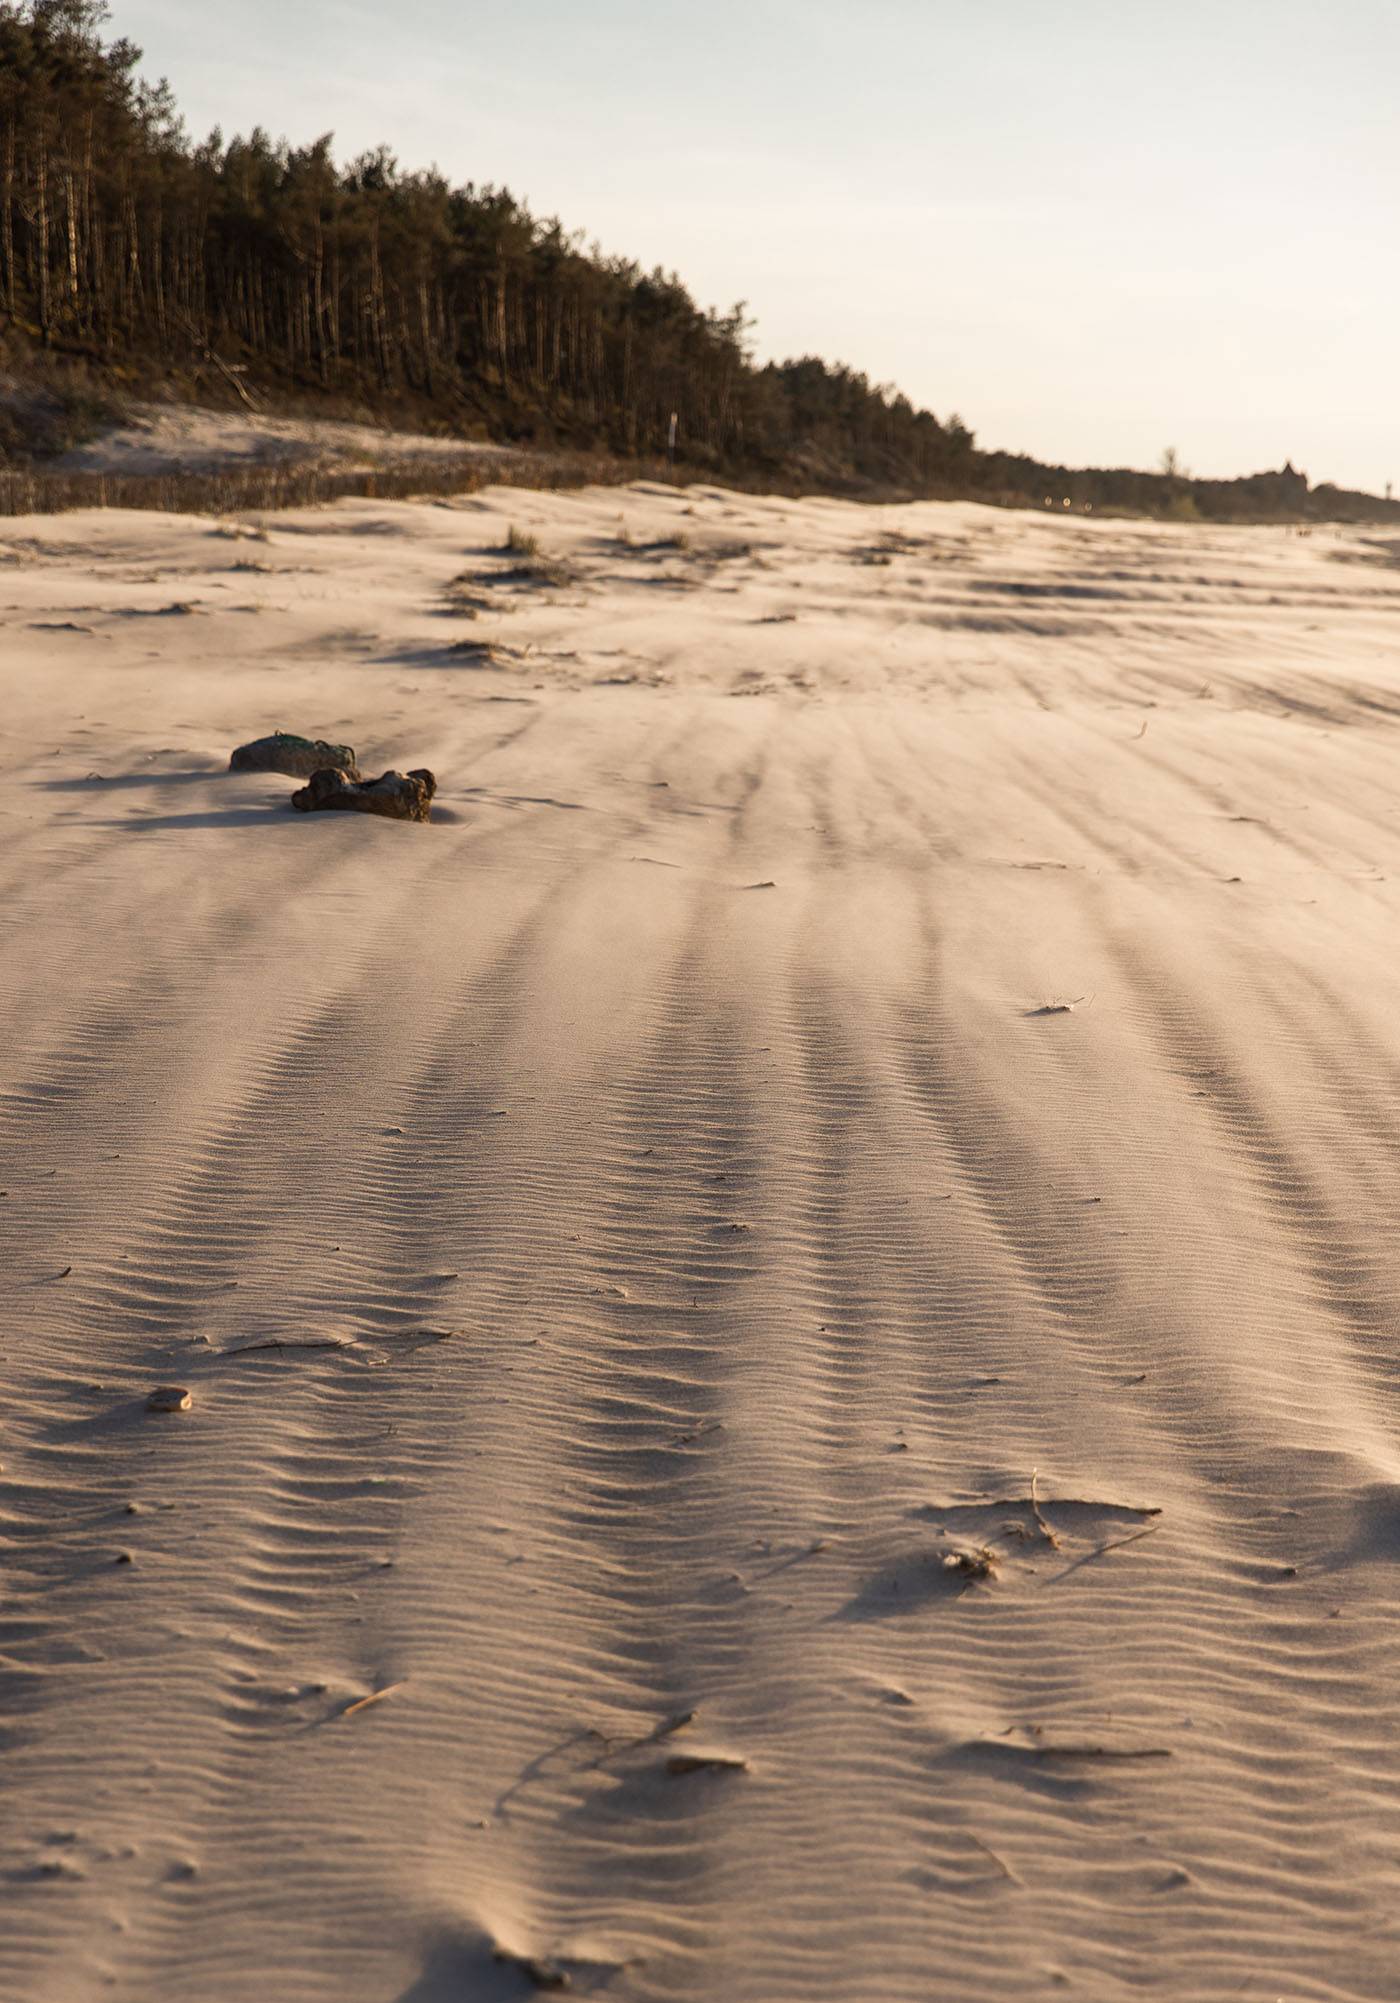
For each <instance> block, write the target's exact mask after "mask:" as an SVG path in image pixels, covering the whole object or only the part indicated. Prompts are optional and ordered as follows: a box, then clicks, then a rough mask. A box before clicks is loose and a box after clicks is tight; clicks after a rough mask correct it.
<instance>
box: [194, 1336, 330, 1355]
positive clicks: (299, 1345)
mask: <svg viewBox="0 0 1400 2003" xmlns="http://www.w3.org/2000/svg"><path fill="white" fill-rule="evenodd" d="M354 1346H355V1345H354V1344H353V1343H351V1342H341V1341H340V1340H339V1339H338V1338H336V1337H331V1338H329V1339H328V1340H327V1341H325V1342H278V1341H277V1339H276V1338H275V1337H274V1338H273V1340H272V1341H271V1342H243V1343H240V1344H239V1346H238V1348H237V1349H221V1350H220V1351H219V1354H220V1356H252V1355H254V1354H256V1352H257V1351H258V1350H262V1349H353V1348H354Z"/></svg>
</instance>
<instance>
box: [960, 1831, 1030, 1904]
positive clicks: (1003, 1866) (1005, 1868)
mask: <svg viewBox="0 0 1400 2003" xmlns="http://www.w3.org/2000/svg"><path fill="white" fill-rule="evenodd" d="M963 1835H964V1836H965V1837H966V1838H967V1840H968V1842H969V1843H975V1844H976V1845H977V1848H978V1849H979V1850H980V1851H981V1852H982V1855H983V1856H984V1857H990V1858H991V1860H992V1862H993V1863H994V1864H995V1865H996V1867H997V1869H998V1870H999V1871H1000V1872H1001V1875H1002V1876H1003V1878H1006V1879H1008V1880H1009V1881H1010V1883H1011V1884H1013V1885H1020V1886H1021V1889H1022V1890H1023V1891H1024V1890H1025V1880H1024V1879H1022V1878H1018V1877H1017V1876H1016V1873H1015V1872H1014V1871H1013V1870H1012V1868H1011V1866H1010V1865H1009V1864H1008V1863H1007V1861H1006V1859H1005V1858H1004V1857H998V1855H997V1853H996V1851H995V1850H993V1848H992V1846H991V1844H990V1843H984V1842H983V1841H982V1838H981V1837H980V1836H977V1835H974V1834H973V1832H972V1830H970V1829H964V1831H963Z"/></svg>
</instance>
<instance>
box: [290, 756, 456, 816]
mask: <svg viewBox="0 0 1400 2003" xmlns="http://www.w3.org/2000/svg"><path fill="white" fill-rule="evenodd" d="M436 791H437V780H436V779H435V778H434V777H433V775H432V773H431V772H426V771H422V770H420V771H417V772H382V773H381V774H380V775H379V777H378V778H377V779H364V780H357V779H356V778H355V777H354V776H353V774H351V773H349V772H347V771H344V770H343V769H340V768H338V767H333V768H331V769H329V770H326V771H321V772H313V773H312V774H311V780H310V783H309V784H308V785H305V786H303V787H302V789H301V791H300V792H299V793H293V795H292V805H293V806H294V807H295V808H296V809H297V811H298V812H299V813H302V814H310V813H314V812H316V811H317V810H318V809H334V808H342V809H346V810H348V811H349V812H351V813H359V814H384V815H386V816H387V817H388V819H390V820H391V821H426V820H427V819H428V817H429V814H430V813H431V811H432V804H433V794H434V793H435V792H436Z"/></svg>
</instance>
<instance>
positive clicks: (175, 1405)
mask: <svg viewBox="0 0 1400 2003" xmlns="http://www.w3.org/2000/svg"><path fill="white" fill-rule="evenodd" d="M190 1403H191V1397H190V1393H189V1392H188V1391H187V1390H186V1389H185V1387H184V1385H183V1384H162V1385H160V1386H158V1388H157V1389H156V1390H154V1391H152V1393H151V1395H150V1397H149V1398H148V1399H147V1400H146V1410H147V1411H148V1412H188V1411H189V1409H190Z"/></svg>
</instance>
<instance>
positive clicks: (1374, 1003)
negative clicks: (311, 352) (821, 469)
mask: <svg viewBox="0 0 1400 2003" xmlns="http://www.w3.org/2000/svg"><path fill="white" fill-rule="evenodd" d="M511 525H515V526H516V527H517V529H518V530H519V531H520V534H521V536H522V537H523V536H524V535H526V534H530V535H533V536H535V537H536V538H537V539H538V542H539V545H540V552H541V556H542V558H543V559H545V560H546V561H545V563H544V567H543V574H542V575H540V574H534V575H532V574H524V575H521V574H516V575H514V576H512V575H511V574H510V573H511V572H512V571H514V572H516V573H519V572H520V571H521V570H522V568H523V570H524V571H525V572H526V573H529V572H530V571H531V570H532V568H534V569H538V566H539V563H540V559H538V558H530V557H528V556H526V557H525V558H524V559H523V560H522V559H521V558H520V557H513V556H508V555H505V554H502V553H501V552H500V545H501V543H502V541H503V539H504V536H505V532H506V530H507V528H508V527H509V526H511ZM677 537H679V538H682V539H683V541H682V542H680V543H677V542H675V541H672V540H670V539H672V538H677ZM554 566H559V567H557V568H556V567H554ZM1398 566H1400V544H1396V543H1394V542H1388V541H1386V540H1385V539H1384V538H1383V537H1382V536H1380V535H1379V534H1378V533H1377V532H1368V531H1350V530H1347V531H1340V530H1339V531H1332V530H1323V529H1319V530H1316V531H1314V532H1313V533H1312V534H1311V535H1307V536H1299V535H1297V534H1296V533H1293V532H1290V531H1287V530H1284V529H1255V530H1244V529H1234V530H1212V529H1208V528H1203V527H1191V526H1184V525H1183V526H1180V527H1163V526H1160V525H1153V524H1146V523H1129V522H1116V521H1097V522H1096V521H1085V520H1073V521H1071V520H1068V519H1060V518H1057V517H1044V518H1042V517H1038V516H1035V515H1017V514H1003V513H997V512H993V511H990V510H984V509H979V508H974V507H971V506H942V507H940V506H920V507H908V508H897V509H896V508H891V509H878V510H867V509H860V508H857V507H854V506H851V505H846V504H838V503H834V502H824V501H809V502H804V503H792V502H786V501H768V500H754V499H751V498H748V497H744V496H735V495H729V494H725V493H722V492H719V491H716V490H708V489H707V490H702V491H696V490H693V489H692V490H691V491H690V492H689V493H679V494H678V493H672V492H670V491H668V490H665V489H661V488H649V487H648V488H634V489H629V490H624V491H618V490H609V491H594V492H590V493H586V494H583V495H571V496H564V495H545V494H524V493H513V494H505V493H500V492H496V493H489V494H487V495H485V496H479V497H476V498H473V499H469V500H464V501H461V502H458V503H453V504H448V505H442V504H438V505H430V504H424V505H416V506H391V505H387V504H378V503H375V502H372V501H362V502H346V503H342V504H340V505H338V506H337V507H335V508H333V509H328V510H325V511H321V512H308V513H305V514H302V515H293V516H270V517H268V518H267V521H266V523H265V525H264V527H263V528H262V529H258V528H257V526H256V525H255V524H242V525H236V524H217V523H213V522H210V521H206V520H199V519H184V518H174V517H166V516H139V515H131V514H110V515H102V514H88V515H75V516H68V517H64V518H62V519H59V520H54V521H44V522H36V521H24V522H13V521H12V522H8V523H0V622H2V623H0V696H2V697H3V702H2V703H0V733H3V734H0V766H2V767H3V789H2V790H0V838H2V841H0V927H2V928H3V930H0V939H2V940H3V946H4V951H3V957H0V991H2V993H3V1019H4V1023H5V1025H6V1028H5V1034H4V1037H3V1040H2V1041H0V1163H2V1164H3V1172H0V1187H3V1189H4V1190H5V1195H4V1196H3V1198H0V1256H3V1260H4V1265H5V1270H6V1273H7V1276H8V1277H7V1281H6V1287H5V1300H4V1314H3V1322H0V1342H2V1343H3V1348H2V1349H0V1382H3V1390H4V1407H5V1410H4V1435H5V1438H4V1446H3V1451H2V1452H0V1459H3V1464H4V1465H3V1474H0V1538H3V1550H4V1568H3V1594H2V1596H0V1792H2V1793H3V1801H4V1810H3V1817H0V1898H2V1899H3V1908H4V1920H3V1925H0V1994H3V1996H4V1997H5V1998H7V1999H14V2003H88V1999H98V1998H116V1999H127V2000H128V2003H264V2000H265V2003H466V1999H470V2000H471V2003H476V1999H486V2003H493V1999H507V1998H511V1997H517V1996H519V1997H525V1996H528V1995H530V1994H532V1993H534V1991H535V1990H536V1989H537V1988H541V1987H547V1986H550V1985H553V1986H559V1985H561V1984H562V1983H564V1982H565V1981H567V1982H568V1983H570V1984H571V1985H572V1988H573V1990H574V1991H575V1992H576V1993H579V1994H583V1995H596V1996H605V1997H608V1998H610V1999H617V2003H666V2000H667V1999H672V1998H676V1999H680V1998H686V1999H691V1998H703V1999H706V2003H785V1999H792V2003H807V1999H831V2003H882V1999H893V1998H899V1999H908V2003H927V1999H937V2000H938V2003H943V1999H949V2003H963V2000H964V1999H966V2003H973V1999H976V2003H1003V2000H1004V1999H1007V1998H1010V1997H1017V1998H1029V1999H1035V1998H1041V1997H1046V1998H1048V1997H1052V1996H1059V1995H1061V1994H1064V1995H1068V1996H1077V1997H1080V1998H1089V1999H1093V2003H1100V1999H1105V2003H1107V2000H1108V1999H1120V1998H1122V1999H1126V1998H1137V1997H1142V1996H1153V1997H1162V1998H1171V1999H1183V2003H1212V2000H1213V1999H1224V1998H1227V1997H1228V1998H1235V1997H1241V1996H1245V1997H1251V1996H1252V1997H1258V1998H1261V1999H1268V2003H1272V2000H1273V1999H1275V1998H1278V1997H1286V1998H1287V1999H1288V2003H1299V1999H1322V1998H1327V1999H1343V1998H1345V1999H1367V2003H1375V1999H1382V1998H1391V1997H1400V1896H1398V1895H1400V1793H1398V1792H1397V1783H1398V1782H1400V1739H1397V1734H1396V1730H1395V1703H1396V1692H1397V1671H1398V1670H1400V1629H1397V1612H1398V1611H1400V1607H1398V1606H1397V1601H1398V1600H1400V1591H1398V1590H1397V1587H1398V1586H1400V1581H1398V1580H1397V1565H1400V1446H1397V1441H1396V1422H1397V1418H1400V1326H1397V1322H1398V1320H1400V1317H1398V1316H1397V1304H1400V1235H1398V1234H1397V1219H1398V1218H1400V1147H1398V1146H1397V1142H1400V1015H1397V1009H1396V915H1397V903H1400V898H1397V876H1400V826H1398V825H1397V823H1400V755H1398V754H1400V734H1398V733H1397V720H1398V719H1400V655H1398V654H1397V639H1398V638H1400V619H1398V618H1397V613H1398V612H1400V567H1398ZM278 725H281V726H284V727H286V728H288V729H293V730H308V731H312V732H315V733H317V734H323V735H325V736H327V737H330V738H332V739H339V740H347V741H349V742H350V743H352V744H354V745H355V746H356V747H357V748H358V750H359V752H360V757H361V761H362V764H363V765H364V768H365V769H366V771H370V772H373V771H378V770H380V769H383V768H384V767H386V766H389V765H397V766H399V767H410V766H416V765H422V764H426V765H429V766H431V767H432V768H434V769H435V770H436V771H437V773H438V774H439V777H440V781H441V791H440V793H439V796H438V798H439V807H440V809H441V812H440V814H439V816H438V818H437V819H436V820H435V821H434V824H433V825H432V826H430V827H427V828H421V827H412V826H403V825H397V824H393V823H380V822H378V821H373V820H364V819H360V818H359V817H354V816H340V815H324V816H313V817H303V816H300V815H295V814H292V813H291V812H289V811H288V809H287V804H286V802H287V797H288V795H289V793H290V792H291V790H292V787H293V784H294V782H292V781H284V780H281V779H278V778H266V777H259V776H251V777H249V776H237V777H235V776H230V775H228V774H227V772H226V771H225V770H224V769H223V768H224V767H225V765H226V762H227V757H228V753H229V750H230V749H231V748H232V747H233V745H235V744H237V743H239V742H240V741H242V740H243V739H245V738H248V737H251V736H254V735H257V734H260V733H261V732H262V731H264V730H267V729H271V728H273V727H275V726H278ZM1069 1003H1072V1004H1073V1007H1064V1006H1061V1005H1062V1004H1069ZM161 1384H181V1385H186V1386H188V1387H189V1388H190V1390H191V1392H192V1394H193V1403H192V1409H191V1410H190V1411H189V1412H187V1413H183V1414H178V1415H172V1416H152V1415H148V1414H147V1412H146V1411H145V1399H146V1396H147V1394H148V1392H149V1391H150V1390H151V1389H152V1388H153V1387H154V1386H156V1385H161ZM1144 1533H1145V1534H1144ZM959 1557H961V1560H962V1562H961V1563H959V1562H958V1560H959ZM945 1559H952V1560H953V1561H954V1562H953V1563H951V1564H949V1563H945ZM123 1560H126V1561H128V1562H123ZM379 1692H384V1693H386V1694H384V1695H383V1696H382V1697H380V1699H379V1701H377V1702H375V1703H373V1704H370V1705H368V1706H363V1707H362V1708H354V1707H356V1706H358V1705H360V1702H361V1700H362V1699H364V1698H366V1697H369V1696H373V1695H375V1694H376V1693H379ZM689 1713H693V1714H694V1715H693V1717H690V1719H689V1721H688V1722H685V1723H680V1722H677V1721H678V1720H680V1719H682V1718H684V1717H685V1716H686V1714H689ZM709 1756H718V1757H719V1758H720V1759H721V1760H722V1761H724V1762H732V1763H734V1764H723V1765H718V1766H713V1767H707V1766H704V1765H702V1766H700V1768H699V1769H698V1770H685V1771H673V1770H672V1763H673V1762H677V1761H679V1762H680V1763H681V1764H682V1765H683V1766H686V1765H688V1763H690V1762H693V1761H694V1760H696V1759H700V1760H703V1759H705V1758H707V1757H709ZM502 1956H503V1957H504V1958H498V1957H502Z"/></svg>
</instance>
